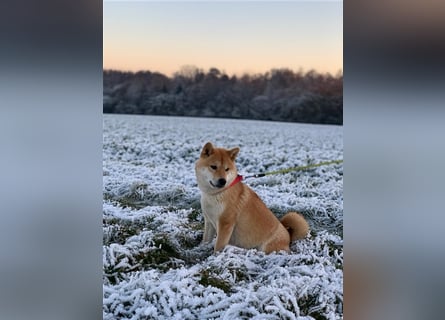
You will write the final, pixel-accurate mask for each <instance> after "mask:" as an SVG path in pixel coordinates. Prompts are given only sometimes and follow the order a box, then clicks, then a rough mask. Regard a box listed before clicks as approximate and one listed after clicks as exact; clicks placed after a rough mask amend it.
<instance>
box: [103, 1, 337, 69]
mask: <svg viewBox="0 0 445 320" xmlns="http://www.w3.org/2000/svg"><path fill="white" fill-rule="evenodd" d="M342 8H343V3H342V1H328V2H320V1H310V2H308V1H304V2H301V1H297V2H279V3H270V2H267V3H265V2H255V3H252V2H212V3H209V2H175V3H172V2H164V3H159V2H139V1H137V2H132V1H130V2H128V1H120V2H114V1H104V34H103V36H104V45H103V52H104V55H103V70H104V71H107V70H114V71H122V72H134V73H136V72H140V71H142V72H143V71H150V72H159V73H162V74H164V75H167V76H169V77H171V76H173V75H174V73H175V72H178V71H180V70H181V68H182V67H183V66H194V67H196V68H198V69H201V70H204V71H208V70H209V69H210V68H217V69H218V70H220V71H221V72H224V73H225V74H227V75H230V76H233V75H236V76H241V75H244V74H249V75H255V74H264V73H266V72H269V71H271V70H272V69H289V70H292V71H294V72H299V71H303V72H305V73H306V72H308V71H310V70H314V71H316V72H317V73H320V74H328V73H329V74H331V75H334V76H335V75H337V74H338V73H339V72H341V73H343V33H342V32H343V24H342V21H343V11H342ZM299 30H303V31H302V32H298V31H299Z"/></svg>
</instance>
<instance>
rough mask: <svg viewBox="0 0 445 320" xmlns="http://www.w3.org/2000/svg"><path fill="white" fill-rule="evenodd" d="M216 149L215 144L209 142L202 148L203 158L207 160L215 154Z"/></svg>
mask: <svg viewBox="0 0 445 320" xmlns="http://www.w3.org/2000/svg"><path fill="white" fill-rule="evenodd" d="M214 149H215V148H214V147H213V144H212V143H211V142H207V143H206V144H205V145H204V147H203V148H202V151H201V158H207V157H209V156H210V155H211V154H213V152H214Z"/></svg>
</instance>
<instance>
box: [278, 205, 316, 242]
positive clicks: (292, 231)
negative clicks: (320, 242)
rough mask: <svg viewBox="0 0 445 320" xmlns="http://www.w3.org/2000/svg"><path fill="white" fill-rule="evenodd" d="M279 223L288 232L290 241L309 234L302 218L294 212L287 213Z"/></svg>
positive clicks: (305, 222) (306, 224)
mask: <svg viewBox="0 0 445 320" xmlns="http://www.w3.org/2000/svg"><path fill="white" fill-rule="evenodd" d="M280 221H281V223H282V224H283V226H284V227H285V228H286V229H287V231H289V235H290V241H294V240H297V239H303V238H305V237H306V236H307V233H308V232H309V225H308V223H307V221H306V220H305V219H304V217H303V216H302V215H301V214H299V213H296V212H289V213H287V214H286V215H285V216H284V217H283V218H281V220H280Z"/></svg>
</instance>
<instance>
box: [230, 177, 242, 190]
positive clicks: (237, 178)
mask: <svg viewBox="0 0 445 320" xmlns="http://www.w3.org/2000/svg"><path fill="white" fill-rule="evenodd" d="M242 180H243V176H240V175H237V176H236V178H235V180H233V181H232V183H231V184H230V185H229V187H228V188H230V187H233V186H234V185H235V184H237V183H238V182H240V181H242Z"/></svg>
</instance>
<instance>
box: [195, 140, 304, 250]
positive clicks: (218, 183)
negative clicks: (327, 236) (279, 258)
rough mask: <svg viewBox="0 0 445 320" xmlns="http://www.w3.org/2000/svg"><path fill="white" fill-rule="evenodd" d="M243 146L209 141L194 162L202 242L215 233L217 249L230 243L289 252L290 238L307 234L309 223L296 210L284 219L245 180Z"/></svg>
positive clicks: (298, 237) (293, 238)
mask: <svg viewBox="0 0 445 320" xmlns="http://www.w3.org/2000/svg"><path fill="white" fill-rule="evenodd" d="M239 151H240V148H238V147H237V148H233V149H230V150H228V149H223V148H216V147H214V146H213V144H212V143H211V142H207V143H206V144H205V145H204V147H203V148H202V151H201V155H200V157H199V159H198V160H197V161H196V163H195V173H196V179H197V182H198V187H199V189H200V191H201V208H202V212H203V215H204V235H203V240H202V242H203V243H209V242H211V241H212V240H213V238H214V237H215V235H216V242H215V245H214V252H218V251H221V250H222V249H223V248H224V247H225V246H226V245H227V244H230V245H233V246H237V247H241V248H246V249H251V248H256V249H258V250H261V251H264V252H265V253H271V252H274V251H281V250H283V251H286V252H290V249H289V245H290V242H291V241H294V240H297V239H303V238H305V237H306V236H307V234H308V231H309V225H308V223H307V221H306V220H305V219H304V217H303V216H302V215H301V214H299V213H296V212H289V213H287V214H286V215H285V216H284V217H283V218H282V219H281V220H278V219H277V217H275V215H274V214H273V213H272V212H271V211H270V210H269V209H268V208H267V207H266V205H265V204H264V202H263V201H262V200H261V199H260V198H259V197H258V195H257V194H256V193H255V192H254V191H253V190H252V189H250V188H249V187H248V186H247V185H245V184H244V183H243V182H242V177H241V176H240V175H238V171H237V168H236V165H235V159H236V157H237V155H238V153H239Z"/></svg>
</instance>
